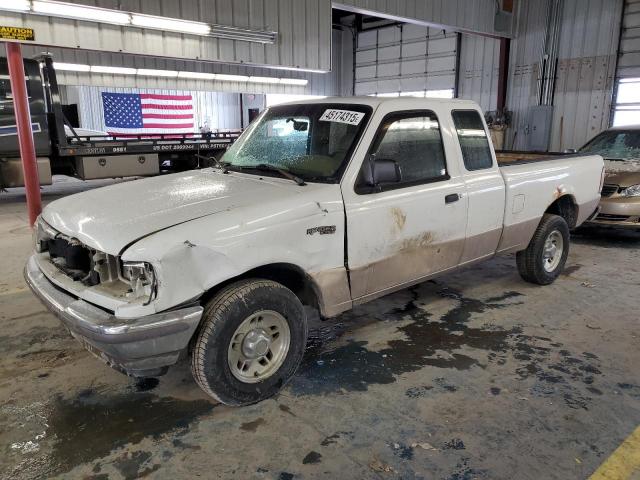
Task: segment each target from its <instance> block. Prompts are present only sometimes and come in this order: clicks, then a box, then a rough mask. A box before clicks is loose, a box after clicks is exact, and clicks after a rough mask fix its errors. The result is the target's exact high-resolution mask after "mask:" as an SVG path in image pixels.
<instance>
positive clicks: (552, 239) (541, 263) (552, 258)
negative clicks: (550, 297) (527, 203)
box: [516, 214, 569, 285]
mask: <svg viewBox="0 0 640 480" xmlns="http://www.w3.org/2000/svg"><path fill="white" fill-rule="evenodd" d="M568 255H569V226H568V225H567V222H566V221H565V219H564V218H562V217H560V216H558V215H551V214H545V215H544V216H543V217H542V220H541V221H540V225H538V228H537V229H536V232H535V233H534V235H533V238H532V239H531V241H530V242H529V246H528V247H527V249H526V250H523V251H521V252H518V253H517V254H516V262H517V264H518V271H519V272H520V276H521V277H522V278H523V279H524V280H526V281H527V282H530V283H536V284H538V285H549V284H550V283H552V282H553V281H554V280H555V279H556V278H558V275H560V273H561V272H562V270H563V269H564V264H565V263H566V261H567V256H568Z"/></svg>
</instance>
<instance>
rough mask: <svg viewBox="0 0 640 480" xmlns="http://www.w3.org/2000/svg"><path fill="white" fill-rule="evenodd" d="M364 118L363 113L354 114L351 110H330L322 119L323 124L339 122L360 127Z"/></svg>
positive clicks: (325, 112) (326, 111)
mask: <svg viewBox="0 0 640 480" xmlns="http://www.w3.org/2000/svg"><path fill="white" fill-rule="evenodd" d="M363 118H364V113H362V112H352V111H351V110H334V109H332V108H330V109H329V110H325V111H324V113H323V114H322V116H321V117H320V121H321V122H338V123H346V124H348V125H359V124H360V122H361V121H362V119H363Z"/></svg>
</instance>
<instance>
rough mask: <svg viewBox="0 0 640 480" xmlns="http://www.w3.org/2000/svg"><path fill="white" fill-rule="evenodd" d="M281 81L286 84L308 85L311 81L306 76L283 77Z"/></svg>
mask: <svg viewBox="0 0 640 480" xmlns="http://www.w3.org/2000/svg"><path fill="white" fill-rule="evenodd" d="M280 83H282V84H284V85H306V84H307V83H309V80H305V79H304V78H281V79H280Z"/></svg>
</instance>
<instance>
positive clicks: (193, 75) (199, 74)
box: [178, 72, 216, 80]
mask: <svg viewBox="0 0 640 480" xmlns="http://www.w3.org/2000/svg"><path fill="white" fill-rule="evenodd" d="M178 78H195V79H198V80H215V78H216V74H215V73H203V72H178Z"/></svg>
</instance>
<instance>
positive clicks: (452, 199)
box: [444, 193, 460, 203]
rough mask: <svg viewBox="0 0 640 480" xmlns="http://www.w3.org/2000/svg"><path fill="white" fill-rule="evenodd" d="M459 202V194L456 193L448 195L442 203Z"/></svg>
mask: <svg viewBox="0 0 640 480" xmlns="http://www.w3.org/2000/svg"><path fill="white" fill-rule="evenodd" d="M458 200H460V194H458V193H450V194H449V195H447V196H446V197H444V203H453V202H457V201H458Z"/></svg>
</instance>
